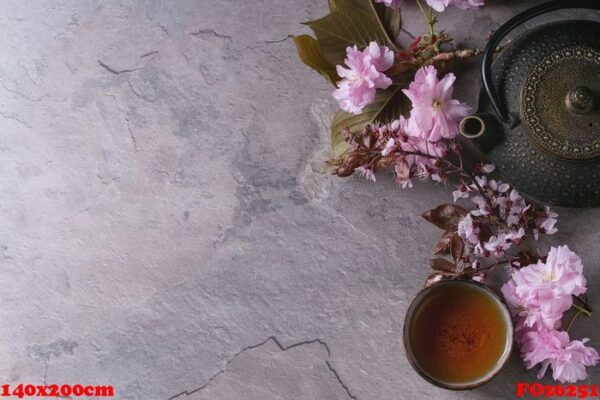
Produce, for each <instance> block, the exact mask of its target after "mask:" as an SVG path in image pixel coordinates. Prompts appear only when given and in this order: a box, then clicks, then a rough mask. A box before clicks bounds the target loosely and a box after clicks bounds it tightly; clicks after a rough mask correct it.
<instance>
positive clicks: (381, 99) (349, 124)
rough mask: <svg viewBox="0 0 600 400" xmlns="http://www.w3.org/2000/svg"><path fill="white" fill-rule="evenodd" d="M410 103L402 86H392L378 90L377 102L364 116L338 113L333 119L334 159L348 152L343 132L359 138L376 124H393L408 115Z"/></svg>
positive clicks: (366, 108)
mask: <svg viewBox="0 0 600 400" xmlns="http://www.w3.org/2000/svg"><path fill="white" fill-rule="evenodd" d="M409 110H410V101H409V100H408V98H407V97H406V95H405V94H404V93H402V86H401V85H392V86H390V87H389V88H387V89H385V90H378V91H377V94H376V95H375V101H374V102H373V103H372V104H370V105H368V106H367V107H365V108H364V110H363V112H362V114H358V115H355V114H350V113H347V112H346V111H338V113H337V114H336V115H335V117H334V118H333V124H332V127H331V143H332V145H333V153H334V157H340V156H342V155H344V154H345V153H346V152H347V151H348V145H347V143H346V142H345V141H344V138H343V135H342V130H343V129H345V128H348V129H350V132H352V134H354V135H356V136H359V135H361V134H362V132H363V131H364V129H365V127H366V126H367V125H369V124H371V123H374V122H381V123H386V122H391V121H394V120H396V119H398V117H400V115H406V114H408V111H409Z"/></svg>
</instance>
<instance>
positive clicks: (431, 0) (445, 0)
mask: <svg viewBox="0 0 600 400" xmlns="http://www.w3.org/2000/svg"><path fill="white" fill-rule="evenodd" d="M426 1H427V4H429V6H431V7H432V8H433V9H434V10H435V11H437V12H442V11H444V10H445V9H446V7H448V6H455V7H458V8H461V9H463V10H468V9H472V8H477V7H481V6H483V5H484V0H426Z"/></svg>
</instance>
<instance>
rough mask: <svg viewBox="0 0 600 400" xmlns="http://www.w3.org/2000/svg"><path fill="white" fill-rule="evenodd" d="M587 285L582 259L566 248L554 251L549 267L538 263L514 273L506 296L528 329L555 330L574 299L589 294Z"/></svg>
mask: <svg viewBox="0 0 600 400" xmlns="http://www.w3.org/2000/svg"><path fill="white" fill-rule="evenodd" d="M490 241H491V239H490ZM486 248H487V246H486ZM585 285H586V280H585V278H584V276H583V265H582V263H581V259H580V258H579V257H578V256H577V255H576V254H575V253H573V252H572V251H570V250H569V248H568V247H567V246H562V247H558V248H556V247H553V248H552V249H551V250H550V253H548V257H547V260H546V262H545V263H544V262H541V261H538V263H537V264H532V265H529V266H527V267H525V268H522V269H520V270H516V271H514V272H513V273H512V275H511V278H510V280H509V281H508V282H507V283H506V284H505V285H504V286H503V287H502V293H503V294H504V297H505V299H506V302H507V303H508V306H509V307H510V308H511V310H512V311H513V314H514V315H515V316H519V317H520V318H523V322H524V324H525V325H526V326H528V327H535V328H537V330H542V329H555V328H557V327H558V325H559V324H560V320H561V318H562V315H563V313H564V312H565V311H567V310H568V309H569V308H571V305H572V304H573V298H572V296H573V295H575V296H577V295H580V294H583V293H585V291H586V287H585Z"/></svg>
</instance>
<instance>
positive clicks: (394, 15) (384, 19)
mask: <svg viewBox="0 0 600 400" xmlns="http://www.w3.org/2000/svg"><path fill="white" fill-rule="evenodd" d="M373 6H374V7H375V11H376V12H377V15H378V16H379V19H380V20H381V23H382V24H383V27H384V28H385V31H386V32H387V34H388V36H389V37H390V39H392V41H393V42H394V43H398V37H399V36H400V32H401V31H402V16H401V13H400V10H398V9H395V8H392V7H388V6H386V5H385V4H383V3H373Z"/></svg>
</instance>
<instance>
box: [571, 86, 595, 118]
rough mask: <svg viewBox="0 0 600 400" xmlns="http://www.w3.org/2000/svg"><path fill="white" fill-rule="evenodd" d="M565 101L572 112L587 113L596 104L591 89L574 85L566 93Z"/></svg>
mask: <svg viewBox="0 0 600 400" xmlns="http://www.w3.org/2000/svg"><path fill="white" fill-rule="evenodd" d="M565 103H566V105H567V109H568V110H569V111H570V112H572V113H573V114H589V113H590V112H592V110H593V109H594V107H595V105H596V96H595V95H594V92H593V91H592V90H591V89H589V88H587V87H585V86H576V87H574V88H573V89H571V90H569V92H568V93H567V97H566V99H565Z"/></svg>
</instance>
